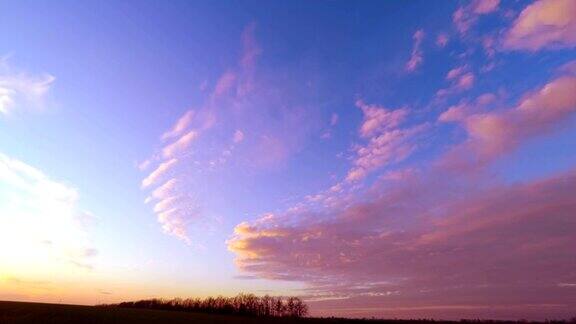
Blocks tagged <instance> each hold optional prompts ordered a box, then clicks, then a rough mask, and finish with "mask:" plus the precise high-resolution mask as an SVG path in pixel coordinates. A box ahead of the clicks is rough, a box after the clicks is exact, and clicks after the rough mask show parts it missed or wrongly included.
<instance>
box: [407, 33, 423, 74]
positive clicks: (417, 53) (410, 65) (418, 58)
mask: <svg viewBox="0 0 576 324" xmlns="http://www.w3.org/2000/svg"><path fill="white" fill-rule="evenodd" d="M424 37H425V34H424V31H423V30H422V29H419V30H417V31H416V32H415V33H414V35H413V36H412V39H413V40H414V45H413V47H412V53H411V54H410V59H409V60H408V62H406V71H408V72H414V71H415V70H416V69H417V68H418V67H419V66H420V65H421V64H422V63H423V62H424V54H423V53H422V41H423V40H424Z"/></svg>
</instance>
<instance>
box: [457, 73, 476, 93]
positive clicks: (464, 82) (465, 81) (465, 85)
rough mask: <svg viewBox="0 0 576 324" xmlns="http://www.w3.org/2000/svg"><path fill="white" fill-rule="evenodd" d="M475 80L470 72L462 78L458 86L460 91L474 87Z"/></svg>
mask: <svg viewBox="0 0 576 324" xmlns="http://www.w3.org/2000/svg"><path fill="white" fill-rule="evenodd" d="M474 80H475V77H474V74H473V73H472V72H468V73H465V74H463V75H461V76H460V78H459V79H458V83H457V84H456V85H457V87H458V88H460V89H463V90H467V89H470V88H472V86H473V85H474Z"/></svg>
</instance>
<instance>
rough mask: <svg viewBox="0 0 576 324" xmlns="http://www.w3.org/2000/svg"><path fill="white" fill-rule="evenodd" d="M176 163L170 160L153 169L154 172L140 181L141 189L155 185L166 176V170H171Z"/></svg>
mask: <svg viewBox="0 0 576 324" xmlns="http://www.w3.org/2000/svg"><path fill="white" fill-rule="evenodd" d="M176 163H178V160H177V159H170V160H168V161H165V162H162V163H160V165H159V166H158V167H157V168H156V169H154V171H152V172H151V173H150V174H148V176H147V177H146V178H145V179H144V180H142V188H146V187H149V186H151V185H153V184H155V183H156V182H157V181H158V180H159V179H160V178H161V177H163V176H164V175H165V174H166V172H168V170H170V169H171V168H173V167H174V166H175V165H176Z"/></svg>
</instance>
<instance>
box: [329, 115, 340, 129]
mask: <svg viewBox="0 0 576 324" xmlns="http://www.w3.org/2000/svg"><path fill="white" fill-rule="evenodd" d="M336 124H338V114H336V113H333V114H332V116H331V117H330V126H336Z"/></svg>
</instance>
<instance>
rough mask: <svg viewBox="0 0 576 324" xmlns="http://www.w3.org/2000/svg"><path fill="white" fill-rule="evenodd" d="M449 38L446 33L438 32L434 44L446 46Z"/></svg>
mask: <svg viewBox="0 0 576 324" xmlns="http://www.w3.org/2000/svg"><path fill="white" fill-rule="evenodd" d="M449 40H450V38H449V37H448V35H447V34H446V33H440V34H438V36H437V37H436V45H438V47H446V45H447V44H448V41H449Z"/></svg>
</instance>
